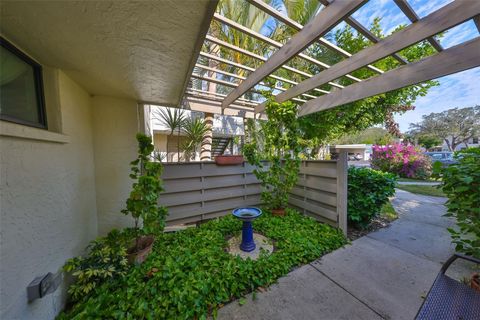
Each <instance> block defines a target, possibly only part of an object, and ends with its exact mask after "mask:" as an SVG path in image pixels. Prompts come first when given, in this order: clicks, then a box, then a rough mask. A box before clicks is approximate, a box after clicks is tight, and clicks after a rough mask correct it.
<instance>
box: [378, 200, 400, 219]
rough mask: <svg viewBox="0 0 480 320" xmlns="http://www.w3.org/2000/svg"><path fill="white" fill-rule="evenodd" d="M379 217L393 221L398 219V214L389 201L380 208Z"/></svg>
mask: <svg viewBox="0 0 480 320" xmlns="http://www.w3.org/2000/svg"><path fill="white" fill-rule="evenodd" d="M380 217H381V218H384V219H387V220H388V221H393V220H395V219H397V218H398V214H397V212H396V211H395V209H394V208H393V206H392V204H391V203H390V201H388V202H387V203H385V204H384V205H383V206H382V210H381V211H380Z"/></svg>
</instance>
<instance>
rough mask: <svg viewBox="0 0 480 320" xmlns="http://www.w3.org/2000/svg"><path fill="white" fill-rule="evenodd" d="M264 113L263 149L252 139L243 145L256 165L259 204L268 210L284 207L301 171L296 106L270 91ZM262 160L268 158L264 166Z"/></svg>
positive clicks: (251, 162)
mask: <svg viewBox="0 0 480 320" xmlns="http://www.w3.org/2000/svg"><path fill="white" fill-rule="evenodd" d="M264 94H265V95H266V96H267V98H268V100H267V104H266V107H265V112H266V114H267V116H268V120H267V121H265V122H263V123H262V133H263V136H264V141H263V149H264V150H259V145H258V144H257V141H256V140H255V139H252V141H251V142H250V143H248V144H246V145H245V146H244V147H243V154H244V155H245V157H246V159H247V161H248V162H249V163H250V164H252V165H255V166H256V167H257V168H256V169H255V170H253V173H254V174H255V176H256V177H257V179H258V180H260V181H261V183H262V187H263V190H262V203H263V205H264V206H265V207H267V208H269V209H283V208H285V207H286V206H287V204H288V197H289V192H290V190H291V189H292V188H293V187H294V186H295V184H296V182H297V180H298V173H299V171H300V163H301V160H300V157H299V153H300V151H301V149H302V147H301V145H300V143H299V140H300V131H299V127H298V120H297V105H296V104H294V103H293V102H291V101H286V102H283V103H278V102H276V101H275V99H274V98H273V96H272V94H271V93H269V92H264ZM261 160H267V161H268V164H267V165H265V164H264V163H262V162H261Z"/></svg>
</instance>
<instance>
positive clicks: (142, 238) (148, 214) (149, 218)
mask: <svg viewBox="0 0 480 320" xmlns="http://www.w3.org/2000/svg"><path fill="white" fill-rule="evenodd" d="M137 141H138V157H137V159H135V160H134V161H132V162H131V163H130V165H131V173H130V178H132V179H133V180H135V182H134V183H133V185H132V191H131V192H130V196H129V198H128V199H127V208H126V209H124V210H122V213H123V214H126V215H131V216H132V217H133V219H134V221H135V226H134V234H135V240H134V242H133V243H132V245H131V246H130V247H129V248H128V250H127V254H128V260H129V262H130V263H136V264H140V263H142V262H143V261H144V260H145V259H146V257H147V256H148V254H149V253H150V252H151V251H152V247H153V242H154V239H155V238H154V234H158V233H161V232H163V228H164V227H165V217H166V215H167V209H166V208H165V207H162V206H158V203H157V202H158V196H159V194H160V192H162V191H163V186H162V181H161V179H160V175H161V174H162V170H163V166H162V164H161V163H160V162H153V161H151V160H150V154H151V153H152V152H153V150H154V149H153V144H152V140H151V139H150V138H149V137H147V136H146V135H144V134H141V133H138V134H137ZM140 219H142V222H143V225H142V228H140Z"/></svg>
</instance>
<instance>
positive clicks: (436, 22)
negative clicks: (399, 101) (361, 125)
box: [186, 0, 480, 117]
mask: <svg viewBox="0 0 480 320" xmlns="http://www.w3.org/2000/svg"><path fill="white" fill-rule="evenodd" d="M238 1H248V2H249V4H250V5H253V6H255V7H256V8H258V9H259V10H262V11H263V12H265V13H266V14H268V15H269V16H271V17H272V18H274V19H276V20H277V21H278V22H281V23H283V24H284V25H286V26H288V27H290V28H292V29H294V30H297V31H298V32H297V33H296V34H295V35H294V36H292V37H291V38H290V39H288V41H287V42H285V43H284V44H282V43H280V42H278V41H276V40H274V39H271V38H269V37H266V36H265V35H263V34H261V33H259V32H256V31H254V30H251V29H249V28H247V27H245V26H243V25H241V24H239V23H238V22H235V21H232V20H230V19H228V18H227V17H224V16H222V15H221V14H219V13H216V14H215V15H214V17H213V19H214V20H215V21H217V22H219V23H221V25H222V26H223V27H226V28H232V29H235V30H237V31H239V32H241V33H244V34H245V35H247V36H249V37H252V38H254V39H256V40H258V41H260V42H262V43H265V44H266V45H268V46H270V48H272V50H271V52H270V53H269V54H267V55H259V54H257V53H254V52H251V51H248V50H246V49H244V48H240V47H237V46H236V45H234V44H231V43H228V42H226V41H223V40H221V39H219V38H216V37H215V36H213V32H209V34H208V35H207V36H206V39H205V41H206V42H208V43H213V44H215V45H217V46H219V47H221V48H222V49H223V50H231V51H233V52H236V53H239V54H242V55H245V56H247V57H249V58H252V59H254V60H258V61H260V62H262V64H261V65H260V66H259V67H258V68H252V67H250V66H246V65H243V64H240V63H238V62H234V61H231V60H229V59H225V58H224V57H221V56H219V54H218V52H203V51H202V52H200V55H199V61H198V62H197V64H196V68H197V69H203V70H205V71H208V72H209V73H210V75H211V76H205V75H199V74H195V73H194V74H192V75H191V77H192V78H196V79H198V80H201V81H206V82H211V83H215V84H218V85H221V86H225V87H229V88H232V90H231V91H230V92H229V93H228V94H221V93H217V92H209V91H205V90H199V89H194V88H188V89H187V91H186V99H187V101H189V102H190V103H198V104H200V105H201V104H209V105H210V106H213V107H214V108H213V109H212V110H220V111H221V113H225V114H234V115H235V114H236V115H242V116H245V117H255V116H256V115H257V116H258V115H259V114H261V113H262V112H263V111H264V108H265V103H264V102H263V103H260V102H258V101H255V100H251V99H247V98H245V97H244V95H245V94H246V93H247V92H258V90H257V89H256V88H255V87H256V86H257V85H262V86H266V87H270V88H271V89H274V90H276V91H279V92H280V93H278V94H277V95H276V96H275V99H276V100H277V101H278V102H284V101H287V100H290V99H291V100H293V101H295V102H296V103H298V104H299V115H300V116H303V115H307V114H310V113H314V112H318V111H322V110H326V109H330V108H334V107H336V106H339V105H343V104H346V103H350V102H354V101H357V100H360V99H363V98H366V97H370V96H374V95H377V94H381V93H384V92H388V91H391V90H395V89H399V88H402V87H406V86H409V85H414V84H417V83H421V82H424V81H427V80H431V79H435V78H439V77H442V76H445V75H449V74H452V73H456V72H460V71H464V70H467V69H471V68H474V67H478V66H480V38H479V37H476V38H475V39H472V40H469V41H466V42H464V43H461V44H458V45H456V46H453V47H451V48H448V49H444V48H443V47H442V46H441V45H440V44H439V42H438V41H437V40H436V39H435V35H437V34H439V33H442V32H444V31H446V30H449V29H451V28H453V27H455V26H457V25H459V24H461V23H464V22H466V21H468V20H470V19H473V21H474V22H475V24H476V26H477V28H478V29H479V31H480V1H472V0H455V1H453V2H452V3H449V4H447V5H445V6H443V7H441V8H440V9H438V10H436V11H435V12H433V13H431V14H429V15H427V16H426V17H424V18H419V16H418V15H417V14H416V13H415V11H414V10H413V9H412V7H411V6H410V5H409V4H408V2H407V1H406V0H394V2H395V4H396V5H397V6H398V7H399V8H400V10H401V11H403V13H404V14H405V15H406V17H407V18H408V19H409V20H410V21H411V22H412V23H411V24H410V25H408V26H407V27H405V28H404V29H402V30H400V31H398V32H395V33H394V34H392V35H390V36H388V37H386V38H383V39H379V38H378V37H377V36H375V35H374V34H373V33H372V32H370V31H369V30H368V29H367V28H365V27H364V26H363V25H362V24H361V23H360V22H358V21H357V20H355V19H354V18H353V17H351V15H352V14H353V13H354V12H355V11H356V10H358V9H359V8H360V7H361V6H362V5H364V4H365V3H366V2H367V1H368V0H334V1H333V0H319V2H320V3H321V4H322V5H323V8H322V9H321V10H320V11H319V12H318V14H317V15H316V16H315V17H313V18H312V19H311V20H310V21H309V22H308V23H307V24H306V25H305V26H302V25H301V24H299V23H298V22H296V21H294V20H292V19H290V18H289V17H287V16H286V15H284V14H282V13H281V12H279V11H278V10H276V9H275V8H273V7H271V6H270V5H268V4H266V3H265V2H263V1H261V0H238ZM342 21H344V22H345V23H347V24H348V25H350V26H351V27H352V28H353V29H355V30H356V31H357V32H358V33H359V34H362V35H363V36H364V37H365V38H367V39H368V40H370V41H371V42H372V45H371V46H369V47H367V48H365V49H363V50H361V51H359V52H357V53H355V54H351V53H349V52H347V51H345V50H343V49H342V48H340V47H338V46H336V45H335V44H333V43H331V42H330V41H328V40H327V39H325V38H323V37H322V36H323V35H325V34H326V33H327V32H328V31H330V30H332V29H333V28H334V27H335V26H336V25H338V24H339V23H341V22H342ZM211 29H212V28H211ZM424 40H427V41H428V42H429V43H430V44H431V45H432V46H433V48H435V49H436V51H437V53H436V54H434V55H431V56H429V57H426V58H424V59H422V60H420V61H416V62H410V63H409V62H408V61H407V60H406V59H405V58H403V57H402V56H401V55H400V54H399V52H400V51H401V50H402V49H405V48H407V47H409V46H412V45H414V44H416V43H418V42H421V41H424ZM314 42H318V43H319V44H321V45H323V46H325V47H327V48H328V49H330V50H333V51H334V52H336V53H337V54H339V55H341V56H342V57H343V58H344V59H343V60H342V61H340V62H338V63H336V64H334V65H329V64H327V63H324V62H322V61H319V60H317V59H316V58H313V57H311V56H309V55H307V54H305V53H304V49H305V48H307V47H308V46H310V45H311V44H312V43H314ZM388 56H391V57H393V58H394V59H396V60H397V61H398V62H399V63H400V66H399V67H397V68H395V69H393V70H389V71H384V70H380V69H379V68H377V67H375V66H373V65H372V64H373V63H375V62H376V61H378V60H381V59H383V58H386V57H388ZM295 57H296V58H298V59H301V60H304V61H305V62H307V63H311V64H314V65H316V66H318V67H320V68H321V69H322V71H320V72H319V73H317V74H311V73H309V72H306V71H303V70H299V69H296V68H293V67H291V66H289V65H287V63H288V62H289V61H290V60H291V59H293V58H295ZM200 59H203V60H205V59H206V60H208V61H210V60H212V61H215V62H216V63H223V64H226V65H228V66H230V67H233V68H235V70H241V71H246V72H248V76H246V77H245V76H242V75H239V74H237V73H232V72H226V71H223V70H221V69H219V68H213V67H211V66H207V65H204V64H202V63H200ZM363 67H366V68H368V69H370V70H371V71H373V72H374V73H375V75H374V76H372V77H370V78H368V79H359V78H357V77H354V76H352V75H351V74H350V73H352V72H354V71H355V70H358V69H361V68H363ZM279 68H283V69H285V70H287V71H288V72H291V73H294V74H298V75H301V76H303V77H305V78H306V79H305V80H303V81H301V82H297V81H293V80H291V79H286V78H284V77H279V76H277V75H275V74H273V73H274V72H275V71H276V70H277V69H279ZM217 75H222V76H226V77H227V78H233V79H235V82H231V81H227V80H225V79H224V78H223V77H222V78H218V77H217ZM341 77H347V78H349V79H350V80H352V84H350V85H348V86H343V85H340V84H338V83H336V82H335V80H336V79H339V78H341ZM266 78H272V79H274V80H277V81H279V82H280V83H285V84H289V85H290V87H289V88H283V87H281V86H278V85H275V86H273V87H272V86H271V85H269V84H268V83H266V82H265V81H264V80H265V79H266ZM325 84H329V85H330V86H331V87H332V88H333V89H334V90H330V91H328V90H323V89H321V88H320V87H321V86H323V85H325ZM308 92H315V95H312V94H308ZM228 110H230V111H233V113H232V112H231V113H227V112H226V111H228Z"/></svg>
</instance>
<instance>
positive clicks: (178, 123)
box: [154, 108, 185, 161]
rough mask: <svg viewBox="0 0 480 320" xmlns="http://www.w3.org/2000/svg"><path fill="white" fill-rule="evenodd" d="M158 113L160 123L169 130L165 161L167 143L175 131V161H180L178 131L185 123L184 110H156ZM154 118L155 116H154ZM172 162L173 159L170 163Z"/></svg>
mask: <svg viewBox="0 0 480 320" xmlns="http://www.w3.org/2000/svg"><path fill="white" fill-rule="evenodd" d="M158 110H159V113H160V119H159V120H160V121H161V122H162V123H163V124H164V125H165V126H166V127H167V128H168V129H169V130H170V134H169V135H168V139H167V161H169V159H168V150H169V141H170V140H171V138H172V137H173V133H174V132H175V130H177V132H178V133H177V161H180V130H181V129H182V125H183V123H184V122H185V110H183V109H177V108H161V109H158ZM154 117H155V116H154ZM172 160H173V157H172V158H171V159H170V161H172Z"/></svg>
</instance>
